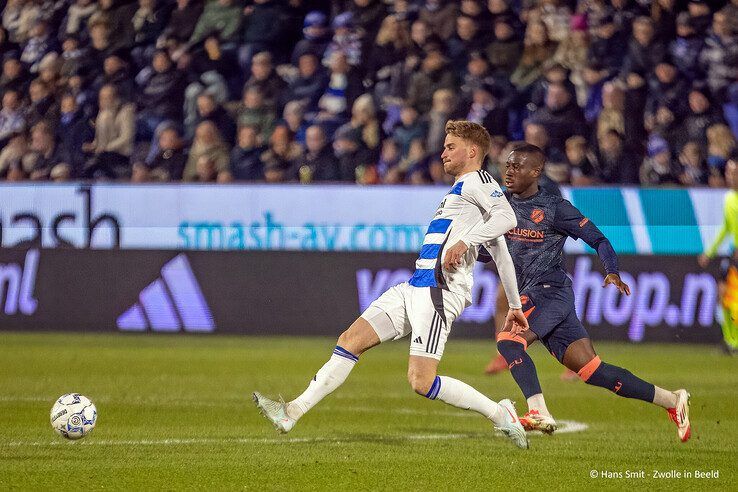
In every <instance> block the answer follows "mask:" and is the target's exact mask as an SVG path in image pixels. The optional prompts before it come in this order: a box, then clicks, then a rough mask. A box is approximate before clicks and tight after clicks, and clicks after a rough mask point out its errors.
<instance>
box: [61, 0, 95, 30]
mask: <svg viewBox="0 0 738 492" xmlns="http://www.w3.org/2000/svg"><path fill="white" fill-rule="evenodd" d="M97 9H98V5H97V2H95V1H93V0H74V3H73V4H72V5H70V6H69V10H68V11H67V15H66V17H65V18H64V20H63V21H62V23H61V29H60V30H59V34H60V36H61V37H66V36H73V35H77V34H79V33H80V32H82V31H83V30H84V29H85V25H86V24H87V21H88V20H89V19H90V17H91V16H92V14H94V13H95V12H97Z"/></svg>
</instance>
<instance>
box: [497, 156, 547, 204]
mask: <svg viewBox="0 0 738 492" xmlns="http://www.w3.org/2000/svg"><path fill="white" fill-rule="evenodd" d="M533 164H534V163H533V161H532V159H529V158H528V155H527V154H523V153H520V152H515V151H513V152H510V155H509V156H508V157H507V162H506V163H505V186H507V189H508V190H510V191H511V192H513V193H516V194H517V193H522V192H524V191H525V190H527V189H528V187H530V185H532V184H533V183H534V182H535V181H536V180H538V177H539V176H540V175H541V171H540V169H538V168H537V167H535V166H534V165H533Z"/></svg>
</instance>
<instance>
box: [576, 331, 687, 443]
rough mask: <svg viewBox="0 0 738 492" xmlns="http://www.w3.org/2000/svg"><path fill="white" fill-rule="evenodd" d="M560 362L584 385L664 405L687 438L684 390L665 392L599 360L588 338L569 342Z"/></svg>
mask: <svg viewBox="0 0 738 492" xmlns="http://www.w3.org/2000/svg"><path fill="white" fill-rule="evenodd" d="M562 362H563V364H564V365H565V366H566V367H568V368H569V369H571V370H572V371H576V372H577V374H579V377H580V378H582V380H584V382H585V383H587V384H591V385H593V386H599V387H601V388H605V389H607V390H610V391H612V392H613V393H615V394H616V395H619V396H622V397H625V398H634V399H638V400H643V401H645V402H648V403H653V404H654V405H658V406H660V407H663V408H665V409H666V410H667V411H668V412H669V417H670V418H671V419H672V420H673V421H674V423H676V425H677V428H678V434H679V438H680V439H681V440H682V441H687V440H688V439H689V437H690V435H691V429H690V424H689V393H687V391H686V390H683V389H681V390H677V391H674V392H672V391H668V390H665V389H663V388H660V387H658V386H655V385H654V384H651V383H649V382H647V381H644V380H643V379H641V378H639V377H637V376H635V375H634V374H633V373H631V372H630V371H628V370H627V369H623V368H622V367H618V366H614V365H611V364H608V363H607V362H602V360H601V359H600V358H599V356H597V354H596V353H595V350H594V347H593V346H592V340H591V339H590V338H580V339H579V340H576V341H574V342H572V343H571V344H569V346H568V347H567V348H566V351H565V352H564V355H563V359H562Z"/></svg>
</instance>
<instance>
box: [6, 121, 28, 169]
mask: <svg viewBox="0 0 738 492" xmlns="http://www.w3.org/2000/svg"><path fill="white" fill-rule="evenodd" d="M27 152H28V139H27V138H26V134H25V132H17V133H13V134H12V135H11V136H10V137H9V138H8V139H7V144H5V146H4V147H3V150H0V177H6V176H7V174H8V171H9V169H10V168H11V167H12V166H13V165H14V164H17V165H19V166H22V161H23V156H24V155H26V153H27ZM24 174H25V173H24ZM24 179H25V178H24Z"/></svg>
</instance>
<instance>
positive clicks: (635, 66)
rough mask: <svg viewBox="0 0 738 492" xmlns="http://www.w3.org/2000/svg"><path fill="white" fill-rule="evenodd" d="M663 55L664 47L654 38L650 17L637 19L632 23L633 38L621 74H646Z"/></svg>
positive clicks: (664, 52) (654, 32)
mask: <svg viewBox="0 0 738 492" xmlns="http://www.w3.org/2000/svg"><path fill="white" fill-rule="evenodd" d="M665 54H666V47H665V46H664V44H663V42H662V41H661V40H660V39H658V38H657V37H656V31H655V29H654V23H653V20H651V18H650V17H645V16H642V17H638V18H636V19H635V21H634V22H633V36H632V37H631V39H630V41H629V42H628V52H627V54H626V55H625V60H624V63H623V67H622V69H621V73H625V74H627V73H630V72H639V73H647V72H648V71H650V70H651V69H652V68H653V67H654V66H656V65H657V64H658V63H659V62H660V61H661V60H662V59H663V58H664V55H665Z"/></svg>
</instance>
